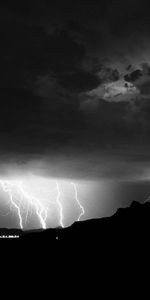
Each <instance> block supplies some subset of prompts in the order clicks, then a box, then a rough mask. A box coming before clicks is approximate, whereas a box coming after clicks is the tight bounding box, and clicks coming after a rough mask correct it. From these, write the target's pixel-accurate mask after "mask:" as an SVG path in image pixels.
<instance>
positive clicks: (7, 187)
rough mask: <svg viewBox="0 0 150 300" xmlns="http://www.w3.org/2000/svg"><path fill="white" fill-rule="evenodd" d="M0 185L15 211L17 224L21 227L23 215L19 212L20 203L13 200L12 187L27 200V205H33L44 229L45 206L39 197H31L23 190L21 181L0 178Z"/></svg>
mask: <svg viewBox="0 0 150 300" xmlns="http://www.w3.org/2000/svg"><path fill="white" fill-rule="evenodd" d="M0 185H1V187H2V190H3V191H4V192H6V193H8V194H9V199H10V203H11V205H12V206H13V207H14V208H15V209H16V211H17V215H18V218H19V226H20V228H21V229H23V217H22V214H21V207H20V206H21V205H18V204H17V201H15V200H14V197H13V194H14V189H15V191H16V192H17V194H19V195H20V196H21V197H23V198H25V199H26V200H27V202H28V206H29V205H30V206H33V207H35V211H36V214H37V216H38V218H39V220H40V223H41V226H42V228H43V229H46V218H47V208H45V207H44V205H43V204H42V203H41V202H40V201H39V199H37V198H35V197H32V196H31V195H30V194H28V193H27V192H26V191H25V190H24V188H23V183H22V182H20V181H8V180H0ZM28 209H29V208H27V215H26V221H27V217H28Z"/></svg>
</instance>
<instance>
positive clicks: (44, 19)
mask: <svg viewBox="0 0 150 300" xmlns="http://www.w3.org/2000/svg"><path fill="white" fill-rule="evenodd" d="M0 32H1V47H0V145H1V147H0V162H1V175H4V174H6V173H7V171H8V170H7V168H6V166H13V168H15V169H16V168H17V167H16V166H19V170H20V169H21V168H23V169H24V168H28V165H31V166H33V165H34V172H37V173H38V172H40V174H43V176H56V177H61V178H62V177H64V178H76V179H77V180H79V179H81V180H85V179H87V180H96V181H99V180H113V181H115V180H116V182H118V181H126V182H133V181H134V182H139V181H141V182H144V181H149V178H150V17H149V8H148V3H147V2H146V1H136V0H126V1H122V0H121V1H120V0H113V1H108V0H101V1H96V0H95V1H94V0H93V1H81V0H80V1H78V0H76V1H71V0H70V1H57V0H55V1H49V0H36V1H35V0H30V1H28V0H22V1H19V0H14V1H7V0H2V1H1V2H0ZM10 168H12V167H10ZM10 168H9V169H10ZM124 190H126V193H127V190H128V188H127V187H125V188H124ZM133 190H134V192H135V194H134V192H133V191H132V197H133V198H134V199H132V200H136V199H135V198H136V197H137V192H136V191H137V187H136V184H135V185H134V189H133ZM141 191H143V195H144V196H143V197H145V196H148V194H147V193H146V195H145V191H146V189H145V188H143V187H141ZM127 194H128V193H127ZM141 194H142V192H141ZM123 195H124V192H122V193H120V194H119V198H120V199H121V197H124V196H123ZM133 195H134V196H133ZM138 195H139V190H138ZM128 197H129V195H127V198H128ZM132 197H129V198H132ZM130 200H131V199H130ZM141 200H142V196H141ZM118 201H119V200H118ZM126 201H127V202H128V200H127V199H126Z"/></svg>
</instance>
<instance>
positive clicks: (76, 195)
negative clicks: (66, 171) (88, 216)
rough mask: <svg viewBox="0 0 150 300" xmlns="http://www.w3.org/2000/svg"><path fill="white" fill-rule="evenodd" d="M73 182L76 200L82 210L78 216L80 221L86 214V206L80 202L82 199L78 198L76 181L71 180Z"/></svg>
mask: <svg viewBox="0 0 150 300" xmlns="http://www.w3.org/2000/svg"><path fill="white" fill-rule="evenodd" d="M71 184H72V185H73V188H74V192H75V200H76V202H77V204H78V206H79V208H80V210H81V213H80V215H79V217H78V220H77V221H80V219H81V217H82V216H83V215H84V213H85V211H84V207H83V206H82V205H81V203H80V201H79V198H78V192H77V187H76V185H75V183H74V182H71Z"/></svg>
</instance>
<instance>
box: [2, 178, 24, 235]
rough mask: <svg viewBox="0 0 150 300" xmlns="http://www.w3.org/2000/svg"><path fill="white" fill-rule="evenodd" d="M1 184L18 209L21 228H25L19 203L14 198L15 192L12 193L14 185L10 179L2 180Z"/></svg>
mask: <svg viewBox="0 0 150 300" xmlns="http://www.w3.org/2000/svg"><path fill="white" fill-rule="evenodd" d="M0 185H1V187H2V189H3V191H4V192H6V193H8V194H9V198H10V202H11V204H12V206H13V207H14V208H15V209H16V210H17V214H18V218H19V225H20V228H21V229H23V223H22V217H21V210H20V207H19V205H17V203H16V202H15V201H14V200H13V193H12V187H13V185H12V184H11V183H9V182H8V181H3V180H0Z"/></svg>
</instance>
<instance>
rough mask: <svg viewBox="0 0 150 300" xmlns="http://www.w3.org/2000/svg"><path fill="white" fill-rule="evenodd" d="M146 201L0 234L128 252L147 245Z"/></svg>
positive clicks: (149, 226) (148, 211)
mask: <svg viewBox="0 0 150 300" xmlns="http://www.w3.org/2000/svg"><path fill="white" fill-rule="evenodd" d="M149 230H150V203H145V204H140V203H138V202H133V203H132V204H131V206H130V207H128V208H119V209H118V210H117V212H116V213H115V214H114V215H113V216H111V217H107V218H101V219H92V220H86V221H82V222H75V223H74V224H73V225H72V226H70V227H67V228H64V229H61V228H56V229H47V230H31V231H24V232H23V231H21V230H16V229H0V235H3V234H5V235H8V234H9V235H19V236H20V239H19V240H24V241H27V240H29V241H30V242H32V241H33V242H38V243H39V240H40V243H41V242H42V243H43V244H44V243H45V242H46V243H47V242H50V243H51V245H52V244H53V242H56V244H57V243H58V244H59V245H60V243H61V242H63V243H67V244H68V243H69V244H70V245H71V244H72V245H81V244H82V245H84V244H88V245H90V246H92V247H94V246H95V245H97V246H98V248H100V249H101V251H103V250H104V251H108V252H109V251H111V253H113V251H116V250H117V251H119V252H120V251H122V249H123V251H124V250H125V249H126V250H127V251H130V248H131V246H134V249H135V250H136V249H138V250H139V248H143V249H145V250H146V251H147V250H148V248H149V246H148V245H149ZM110 249H111V250H110Z"/></svg>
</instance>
